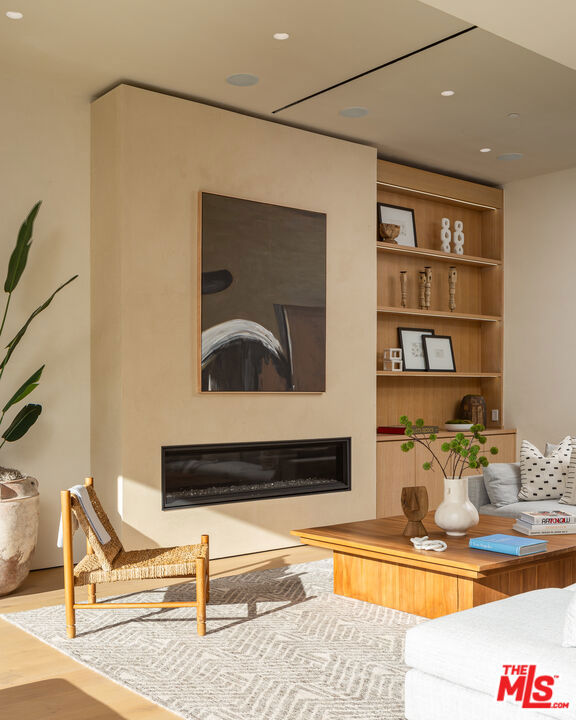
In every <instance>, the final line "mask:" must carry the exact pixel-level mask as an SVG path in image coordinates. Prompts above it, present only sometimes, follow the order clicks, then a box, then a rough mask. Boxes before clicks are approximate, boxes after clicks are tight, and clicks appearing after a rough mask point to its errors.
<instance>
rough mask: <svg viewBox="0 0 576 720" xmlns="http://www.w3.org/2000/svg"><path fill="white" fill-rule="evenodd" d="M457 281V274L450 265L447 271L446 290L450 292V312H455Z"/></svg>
mask: <svg viewBox="0 0 576 720" xmlns="http://www.w3.org/2000/svg"><path fill="white" fill-rule="evenodd" d="M457 279H458V273H457V272H456V268H455V267H454V265H450V270H449V271H448V288H449V291H450V312H454V310H456V280H457Z"/></svg>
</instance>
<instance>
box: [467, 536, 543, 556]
mask: <svg viewBox="0 0 576 720" xmlns="http://www.w3.org/2000/svg"><path fill="white" fill-rule="evenodd" d="M468 545H469V546H470V547H471V548H473V549H474V550H488V551H489V552H496V553H504V554H505V555H519V556H520V557H521V556H523V555H534V554H535V553H540V552H545V551H546V550H547V549H548V543H547V542H546V540H530V539H528V538H526V539H525V538H519V537H517V536H516V535H502V534H497V535H484V537H478V538H470V542H469V543H468Z"/></svg>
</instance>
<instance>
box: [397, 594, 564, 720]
mask: <svg viewBox="0 0 576 720" xmlns="http://www.w3.org/2000/svg"><path fill="white" fill-rule="evenodd" d="M571 590H576V586H571V587H570V588H566V589H563V590H561V589H556V588H549V589H546V590H535V591H533V592H528V593H524V594H523V595H515V596H513V597H510V598H507V599H505V600H499V601H497V602H493V603H488V604H486V605H481V606H479V607H476V608H473V609H472V610H465V611H463V612H458V613H454V614H452V615H446V616H445V617H441V618H437V619H436V620H428V621H426V622H423V623H422V624H420V625H417V626H415V627H413V628H411V629H410V630H409V631H408V633H407V635H406V650H405V660H406V664H407V665H408V666H409V667H410V668H411V669H410V670H409V671H408V673H407V675H406V687H405V714H406V720H521V719H522V718H524V720H550V718H555V719H556V720H576V648H564V647H562V646H561V637H562V630H563V626H564V618H565V614H566V608H567V606H568V603H569V601H570V599H571V597H572V596H573V595H572V592H571ZM503 665H536V671H537V674H538V675H540V674H542V675H552V676H556V675H557V676H558V677H557V678H556V679H555V683H554V687H553V697H552V702H568V703H569V707H568V708H557V709H555V708H550V709H543V710H528V709H525V708H522V707H521V704H520V703H518V702H517V701H516V700H515V699H514V698H511V697H508V698H506V699H505V700H504V701H503V702H497V701H496V697H497V692H498V687H499V683H500V677H501V675H502V673H503Z"/></svg>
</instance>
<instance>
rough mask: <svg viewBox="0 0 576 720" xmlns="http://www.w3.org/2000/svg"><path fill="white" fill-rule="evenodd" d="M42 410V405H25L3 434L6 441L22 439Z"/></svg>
mask: <svg viewBox="0 0 576 720" xmlns="http://www.w3.org/2000/svg"><path fill="white" fill-rule="evenodd" d="M41 412H42V405H25V406H24V407H23V408H22V410H20V412H19V413H18V414H17V415H16V417H15V418H14V420H12V422H11V423H10V427H9V428H8V429H7V430H5V431H4V434H3V435H2V437H3V439H4V440H5V441H6V442H14V441H15V440H20V438H21V437H22V436H23V435H26V433H27V432H28V430H30V428H31V427H32V425H34V423H35V422H36V420H38V416H39V415H40V413H41Z"/></svg>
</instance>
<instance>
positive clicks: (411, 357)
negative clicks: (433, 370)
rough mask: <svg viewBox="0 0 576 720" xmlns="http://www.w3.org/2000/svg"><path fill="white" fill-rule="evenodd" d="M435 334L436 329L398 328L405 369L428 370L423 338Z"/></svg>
mask: <svg viewBox="0 0 576 720" xmlns="http://www.w3.org/2000/svg"><path fill="white" fill-rule="evenodd" d="M429 335H434V330H422V329H419V328H402V327H399V328H398V343H399V345H400V347H401V348H402V362H403V369H404V370H407V371H410V370H412V371H416V370H419V371H422V370H426V359H425V357H424V345H423V342H422V341H423V339H424V338H425V337H427V336H429Z"/></svg>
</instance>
